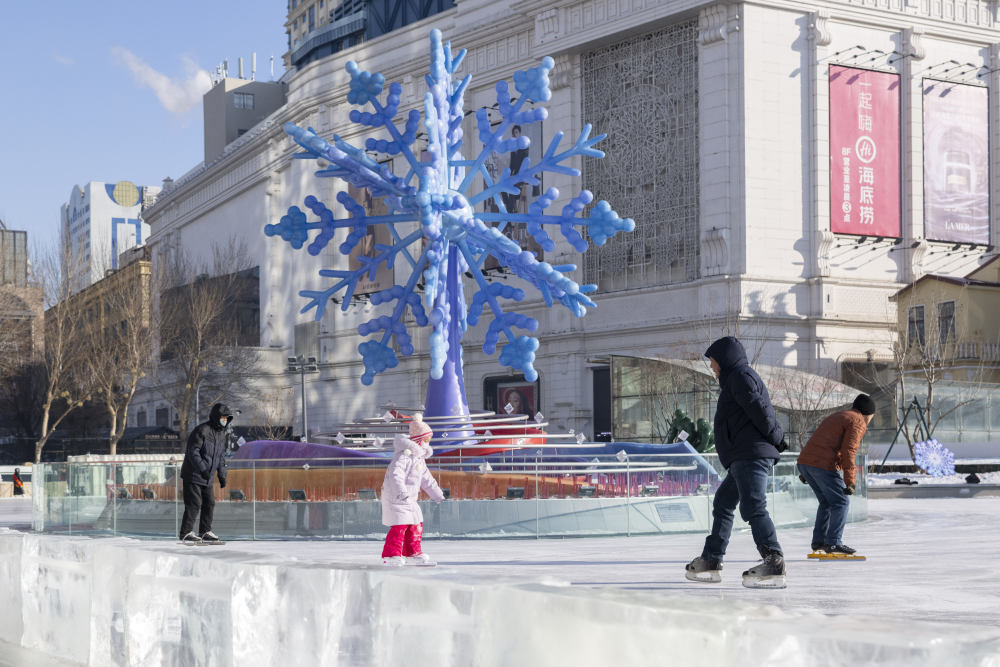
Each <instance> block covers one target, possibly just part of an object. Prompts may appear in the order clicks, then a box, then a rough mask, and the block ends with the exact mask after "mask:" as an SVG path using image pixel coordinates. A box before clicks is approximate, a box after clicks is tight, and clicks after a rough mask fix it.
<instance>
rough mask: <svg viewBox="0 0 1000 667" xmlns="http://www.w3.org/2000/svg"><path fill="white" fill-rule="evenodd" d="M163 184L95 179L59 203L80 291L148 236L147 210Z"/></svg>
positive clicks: (75, 189)
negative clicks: (121, 255) (153, 184)
mask: <svg viewBox="0 0 1000 667" xmlns="http://www.w3.org/2000/svg"><path fill="white" fill-rule="evenodd" d="M159 192H160V188H159V187H158V186H148V185H143V186H139V185H135V184H134V183H132V182H131V181H118V182H117V183H100V182H98V181H90V182H89V183H87V184H85V185H83V186H80V185H75V186H73V190H72V191H71V192H70V195H69V201H67V202H66V203H65V204H63V205H62V206H61V207H60V221H61V226H60V229H61V230H62V240H63V243H64V244H66V246H65V247H66V249H67V250H68V252H67V254H66V255H65V256H64V261H67V262H70V263H71V264H72V266H71V267H64V268H65V269H69V270H71V271H72V272H73V273H75V274H76V276H77V277H76V285H75V291H79V290H81V289H83V288H85V287H88V286H89V285H92V284H94V283H95V282H97V281H98V280H100V279H101V278H103V277H104V275H105V272H106V271H108V270H112V269H117V268H118V261H119V260H118V256H119V255H120V254H121V253H123V252H125V251H126V250H128V249H129V248H134V247H135V246H137V245H142V244H143V243H145V241H146V239H148V238H149V234H150V227H149V224H148V223H146V222H145V221H144V220H143V209H144V208H145V207H146V206H149V205H150V204H152V202H153V201H154V200H155V199H156V195H157V194H159Z"/></svg>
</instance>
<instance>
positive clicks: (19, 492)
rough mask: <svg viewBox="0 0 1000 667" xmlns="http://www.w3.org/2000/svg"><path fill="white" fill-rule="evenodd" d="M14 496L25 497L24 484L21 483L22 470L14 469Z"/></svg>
mask: <svg viewBox="0 0 1000 667" xmlns="http://www.w3.org/2000/svg"><path fill="white" fill-rule="evenodd" d="M14 495H15V496H23V495H24V482H22V481H21V469H20V468H14Z"/></svg>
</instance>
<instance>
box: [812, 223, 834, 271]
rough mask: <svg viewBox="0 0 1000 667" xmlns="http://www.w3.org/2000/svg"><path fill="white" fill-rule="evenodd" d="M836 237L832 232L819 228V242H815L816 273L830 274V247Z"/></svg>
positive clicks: (832, 245)
mask: <svg viewBox="0 0 1000 667" xmlns="http://www.w3.org/2000/svg"><path fill="white" fill-rule="evenodd" d="M836 240H837V237H836V236H834V234H833V232H830V231H828V230H825V229H824V230H821V231H820V232H819V242H818V243H817V244H816V270H817V273H818V275H821V276H828V275H830V249H831V248H833V247H834V241H836Z"/></svg>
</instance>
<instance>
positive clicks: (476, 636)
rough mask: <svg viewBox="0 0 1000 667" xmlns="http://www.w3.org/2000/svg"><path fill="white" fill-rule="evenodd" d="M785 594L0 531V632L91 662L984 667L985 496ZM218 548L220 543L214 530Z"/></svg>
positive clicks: (564, 553)
mask: <svg viewBox="0 0 1000 667" xmlns="http://www.w3.org/2000/svg"><path fill="white" fill-rule="evenodd" d="M869 512H870V516H871V518H870V519H869V520H868V521H866V522H864V523H860V524H849V525H848V527H847V530H846V533H845V536H844V539H845V542H846V543H847V544H849V545H851V546H854V547H856V548H858V549H859V553H862V554H864V555H866V556H868V561H866V562H811V561H808V560H807V559H806V554H807V553H808V551H809V541H810V529H808V528H798V529H782V530H779V539H780V541H781V543H782V546H783V547H784V550H785V553H786V559H787V567H788V575H787V580H788V588H787V589H784V590H778V591H774V590H749V589H746V588H744V587H743V586H742V585H741V583H740V575H741V573H742V571H743V570H744V569H747V567H749V566H751V565H753V564H754V563H755V562H756V552H755V550H754V547H753V544H752V540H751V538H750V535H749V533H746V532H742V533H738V534H736V535H734V536H733V541H732V542H731V544H730V551H729V555H728V557H727V560H726V564H725V569H724V570H723V572H722V575H723V581H722V583H720V584H698V583H693V582H688V581H686V580H685V579H684V564H685V563H686V562H687V561H689V560H690V559H691V558H693V557H694V556H695V555H697V554H698V553H699V551H700V548H701V544H702V540H703V536H702V535H670V536H662V537H633V538H620V537H619V538H586V539H581V538H577V539H561V540H560V539H552V540H530V539H529V540H483V541H473V540H468V541H443V540H428V541H427V542H426V543H425V550H426V551H427V553H428V554H429V555H431V556H432V557H433V558H434V559H435V560H437V561H438V562H439V564H440V565H439V566H438V567H436V568H403V569H395V570H388V569H385V568H382V567H381V566H380V565H379V564H378V563H379V560H380V559H379V554H380V549H381V544H380V543H377V542H372V541H358V542H337V541H299V542H288V541H286V542H230V543H229V545H227V546H225V547H220V548H214V549H190V548H188V547H184V546H181V545H177V544H175V543H174V542H173V541H170V542H149V541H141V540H134V539H127V538H104V539H88V538H70V537H56V536H41V535H35V534H30V533H20V532H16V531H9V530H7V531H4V532H0V590H3V591H4V592H5V593H4V594H5V598H6V600H7V601H8V602H9V604H6V605H2V606H0V640H2V641H6V642H10V643H14V644H20V645H22V646H24V647H26V648H27V649H29V650H35V651H45V652H46V653H49V654H51V655H54V656H57V657H62V658H66V659H70V660H75V661H77V662H81V663H88V664H92V665H114V664H123V665H124V664H131V665H159V664H166V665H202V664H205V665H207V664H213V665H241V666H242V665H275V664H308V665H337V664H340V665H395V664H411V665H433V666H434V667H439V666H444V665H484V666H487V667H490V666H493V665H560V666H562V665H607V664H636V663H639V664H661V662H660V660H661V659H662V664H668V663H669V664H677V665H686V666H687V665H694V666H697V665H712V666H713V667H715V666H719V665H735V664H739V665H747V666H750V665H772V664H773V665H791V666H797V665H801V666H803V667H819V666H822V665H837V666H838V667H841V666H842V665H845V664H855V665H935V666H938V665H956V666H957V665H961V666H963V667H964V666H968V665H973V666H976V667H1000V581H998V577H997V565H996V564H997V560H996V553H997V552H998V549H1000V533H998V531H997V530H996V525H997V517H998V516H1000V498H989V497H977V498H962V499H919V500H915V499H891V500H888V499H887V500H872V501H870V504H869ZM223 537H225V536H223Z"/></svg>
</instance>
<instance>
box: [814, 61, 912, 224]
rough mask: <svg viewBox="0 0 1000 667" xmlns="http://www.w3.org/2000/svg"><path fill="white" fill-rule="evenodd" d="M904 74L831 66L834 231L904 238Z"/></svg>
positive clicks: (831, 172) (831, 181)
mask: <svg viewBox="0 0 1000 667" xmlns="http://www.w3.org/2000/svg"><path fill="white" fill-rule="evenodd" d="M899 188H900V169H899V75H898V74H890V73H886V72H872V71H870V70H864V69H857V68H854V67H842V66H840V65H830V229H831V231H832V232H834V233H835V234H861V235H866V236H886V237H897V236H900V203H899V192H900V190H899Z"/></svg>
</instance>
